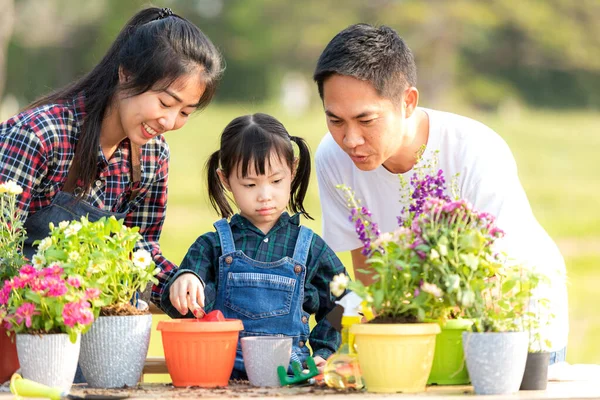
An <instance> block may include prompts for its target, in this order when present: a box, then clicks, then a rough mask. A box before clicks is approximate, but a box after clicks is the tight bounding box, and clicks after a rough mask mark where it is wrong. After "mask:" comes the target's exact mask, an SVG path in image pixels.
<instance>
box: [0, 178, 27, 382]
mask: <svg viewBox="0 0 600 400" xmlns="http://www.w3.org/2000/svg"><path fill="white" fill-rule="evenodd" d="M22 192H23V189H22V188H21V187H19V186H18V185H17V184H16V182H14V181H8V182H6V183H2V184H0V289H2V287H3V286H4V284H5V282H6V281H7V280H10V279H11V278H12V277H14V276H15V275H16V274H17V273H18V270H19V268H20V267H21V266H22V265H24V264H25V258H24V257H23V243H24V242H25V239H26V232H25V229H24V227H23V222H22V221H21V219H20V216H19V212H18V209H17V196H18V195H20V194H21V193H22ZM0 353H1V354H2V357H1V358H0V383H2V382H5V381H7V380H8V379H9V378H10V376H11V375H12V374H13V372H15V371H16V370H17V369H19V358H18V357H17V346H16V344H15V342H14V336H13V337H9V336H8V332H7V330H6V328H5V327H4V325H3V324H2V323H1V319H0Z"/></svg>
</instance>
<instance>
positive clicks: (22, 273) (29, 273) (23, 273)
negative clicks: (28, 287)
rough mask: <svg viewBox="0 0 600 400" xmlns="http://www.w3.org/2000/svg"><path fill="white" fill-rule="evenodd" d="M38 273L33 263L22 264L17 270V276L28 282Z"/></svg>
mask: <svg viewBox="0 0 600 400" xmlns="http://www.w3.org/2000/svg"><path fill="white" fill-rule="evenodd" d="M37 274H38V271H37V269H35V267H34V266H33V265H29V264H27V265H23V266H22V267H21V269H20V270H19V277H21V279H23V280H24V281H25V282H26V283H29V282H30V281H31V280H32V279H34V278H35V277H36V276H37Z"/></svg>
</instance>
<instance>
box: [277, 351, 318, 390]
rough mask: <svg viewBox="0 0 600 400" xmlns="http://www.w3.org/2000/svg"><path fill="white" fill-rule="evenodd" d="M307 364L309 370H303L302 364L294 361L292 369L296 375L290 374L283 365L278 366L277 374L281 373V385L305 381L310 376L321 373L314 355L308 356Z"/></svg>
mask: <svg viewBox="0 0 600 400" xmlns="http://www.w3.org/2000/svg"><path fill="white" fill-rule="evenodd" d="M306 365H307V366H308V372H303V371H302V365H300V363H299V362H297V361H292V371H293V372H294V376H288V374H287V368H286V367H284V366H283V365H280V366H279V367H277V375H279V382H280V383H281V386H288V385H294V384H298V383H302V382H305V381H307V380H309V379H310V378H313V377H315V376H317V375H319V370H318V369H317V365H316V364H315V360H314V359H313V358H312V357H307V358H306Z"/></svg>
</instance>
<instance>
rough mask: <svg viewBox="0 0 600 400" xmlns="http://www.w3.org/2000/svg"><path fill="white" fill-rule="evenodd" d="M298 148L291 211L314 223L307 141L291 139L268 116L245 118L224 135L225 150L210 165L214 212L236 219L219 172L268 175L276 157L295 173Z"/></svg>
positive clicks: (210, 187)
mask: <svg viewBox="0 0 600 400" xmlns="http://www.w3.org/2000/svg"><path fill="white" fill-rule="evenodd" d="M292 142H294V143H296V145H297V146H298V152H299V154H298V164H297V166H296V171H295V176H294V179H293V180H292V188H291V189H292V190H291V196H290V203H289V208H290V210H292V212H294V213H297V212H300V213H302V214H303V215H304V216H305V217H306V218H309V219H313V218H312V217H311V216H310V215H309V214H308V213H307V212H306V210H305V209H304V204H303V202H304V197H305V196H306V191H307V189H308V183H309V180H310V168H311V167H310V150H309V149H308V145H307V144H306V142H305V141H304V139H302V138H299V137H297V136H290V134H289V133H288V131H287V130H286V129H285V127H284V126H283V125H282V124H281V122H279V121H278V120H276V119H275V118H273V117H271V116H270V115H267V114H260V113H257V114H253V115H244V116H242V117H238V118H236V119H234V120H233V121H231V122H230V123H229V124H228V125H227V126H226V127H225V130H223V133H222V134H221V148H220V150H217V151H215V152H214V153H213V154H212V155H211V156H210V157H209V159H208V161H207V162H206V172H207V179H208V196H209V198H210V203H211V204H212V206H213V208H214V209H215V210H216V211H217V212H218V213H220V214H221V216H222V217H223V218H229V217H230V216H231V215H233V210H232V209H231V206H230V204H229V202H228V200H227V196H226V195H225V187H224V186H223V184H222V183H221V180H220V179H219V176H218V174H217V170H218V169H219V168H221V171H223V174H224V175H225V176H227V177H229V176H231V174H232V173H237V174H241V176H242V177H246V176H248V170H249V169H251V168H252V167H253V168H254V170H255V171H256V172H257V173H258V174H260V175H264V174H265V166H266V165H267V163H268V164H269V166H270V163H271V155H272V154H273V153H275V154H276V155H277V157H279V159H280V160H281V161H282V162H285V163H286V164H287V166H288V167H289V168H290V170H291V171H292V172H294V161H295V158H294V147H293V146H292Z"/></svg>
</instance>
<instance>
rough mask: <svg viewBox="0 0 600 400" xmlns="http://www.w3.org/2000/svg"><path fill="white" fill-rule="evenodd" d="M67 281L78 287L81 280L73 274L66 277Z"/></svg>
mask: <svg viewBox="0 0 600 400" xmlns="http://www.w3.org/2000/svg"><path fill="white" fill-rule="evenodd" d="M67 283H68V284H69V285H71V286H73V287H74V288H79V287H80V286H81V282H79V279H78V278H75V277H74V276H70V277H69V278H68V279H67Z"/></svg>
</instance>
